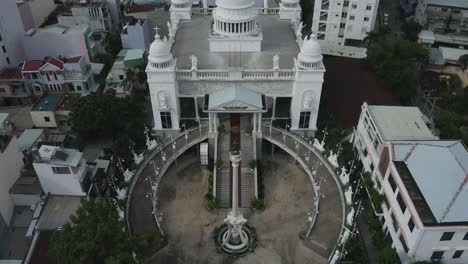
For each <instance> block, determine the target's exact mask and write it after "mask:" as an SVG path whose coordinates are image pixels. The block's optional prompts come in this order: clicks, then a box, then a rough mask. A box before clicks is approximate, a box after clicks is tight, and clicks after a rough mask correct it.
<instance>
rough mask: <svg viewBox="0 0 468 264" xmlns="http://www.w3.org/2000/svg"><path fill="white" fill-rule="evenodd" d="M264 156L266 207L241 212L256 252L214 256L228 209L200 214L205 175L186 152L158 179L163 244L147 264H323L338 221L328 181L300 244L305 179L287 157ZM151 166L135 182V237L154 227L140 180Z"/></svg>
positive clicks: (307, 200) (307, 192)
mask: <svg viewBox="0 0 468 264" xmlns="http://www.w3.org/2000/svg"><path fill="white" fill-rule="evenodd" d="M264 156H265V158H264V164H263V165H264V184H265V205H266V208H265V210H264V211H261V212H254V211H252V210H250V209H243V211H242V212H243V214H244V217H245V218H246V219H247V220H248V222H249V223H250V224H251V225H252V226H254V227H255V228H256V229H257V235H258V246H257V248H256V250H255V252H253V253H252V254H248V255H247V256H245V257H243V258H239V259H231V258H228V257H225V256H223V255H219V254H217V253H216V249H215V246H214V242H213V238H212V235H213V229H214V228H215V227H217V226H219V225H221V224H222V223H223V220H224V218H225V217H226V215H227V213H228V212H229V210H228V209H219V210H215V211H207V210H206V209H205V207H204V194H205V193H206V191H207V184H208V176H207V171H206V170H204V169H202V167H201V166H200V165H199V160H198V158H197V156H196V154H195V153H194V151H193V150H191V151H188V152H187V153H185V154H183V155H182V156H181V157H180V158H179V159H178V161H177V165H172V166H171V167H170V168H169V169H168V171H167V172H166V174H165V175H164V176H163V178H162V181H161V186H160V196H159V199H160V203H159V204H160V206H159V211H160V212H162V213H163V221H162V228H163V230H164V232H165V233H166V235H167V236H168V245H167V246H166V247H165V248H163V249H162V250H161V251H159V252H158V253H156V254H155V255H154V256H153V257H151V258H150V259H149V260H148V261H147V263H326V262H327V258H328V256H329V254H330V253H331V251H332V249H333V247H334V245H335V243H336V241H337V238H338V236H339V232H340V230H341V219H342V216H341V202H340V195H339V193H337V194H333V193H330V192H329V193H328V194H327V191H333V184H334V182H333V180H330V181H327V182H324V183H323V185H322V190H323V192H324V193H325V195H326V198H323V199H322V201H321V213H320V216H319V218H318V220H317V222H316V225H315V227H314V229H313V231H312V234H311V236H310V238H308V239H306V240H301V239H300V237H299V236H300V234H301V233H305V232H306V231H307V228H308V222H307V213H308V212H311V211H312V210H313V204H314V200H313V197H314V196H315V194H314V192H313V188H312V184H311V182H310V179H309V177H308V176H307V175H306V174H305V172H304V171H303V170H302V168H301V167H300V166H299V165H295V164H294V161H293V159H292V158H291V157H290V156H289V155H287V154H282V153H280V152H278V151H277V152H276V153H275V156H274V157H273V158H271V157H268V158H267V156H269V155H264ZM150 167H151V166H148V168H146V169H145V170H144V171H143V175H141V177H140V178H139V179H138V182H137V184H136V186H135V190H134V193H133V197H132V201H131V204H130V225H131V228H132V230H133V232H134V233H139V232H144V231H145V230H147V229H150V228H154V227H155V223H154V219H153V218H152V215H151V202H150V201H149V199H148V198H145V195H146V193H147V192H148V191H149V186H148V184H146V182H145V181H144V178H146V177H145V176H146V175H150V174H151V173H152V172H153V171H152V169H149V168H150ZM322 173H329V172H328V171H327V170H326V168H325V167H324V166H323V167H320V169H319V175H320V174H322ZM327 186H328V187H327ZM335 189H336V186H335ZM327 207H328V208H327Z"/></svg>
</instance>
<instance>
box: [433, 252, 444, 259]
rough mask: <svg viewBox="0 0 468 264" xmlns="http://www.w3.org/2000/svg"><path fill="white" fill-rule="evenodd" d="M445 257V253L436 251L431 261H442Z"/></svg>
mask: <svg viewBox="0 0 468 264" xmlns="http://www.w3.org/2000/svg"><path fill="white" fill-rule="evenodd" d="M443 255H444V251H434V252H432V256H431V259H442V256H443Z"/></svg>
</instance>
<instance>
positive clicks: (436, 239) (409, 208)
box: [354, 103, 468, 263]
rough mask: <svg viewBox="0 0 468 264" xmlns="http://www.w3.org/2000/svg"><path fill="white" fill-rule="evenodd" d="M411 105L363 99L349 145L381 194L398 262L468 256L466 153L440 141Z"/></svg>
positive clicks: (454, 260)
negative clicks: (383, 104)
mask: <svg viewBox="0 0 468 264" xmlns="http://www.w3.org/2000/svg"><path fill="white" fill-rule="evenodd" d="M426 120H427V119H426V118H425V117H424V116H423V114H422V113H421V111H420V110H419V109H418V108H416V107H400V106H375V105H367V103H364V104H363V106H362V111H361V116H360V118H359V123H358V126H357V128H356V130H355V133H354V147H355V149H356V151H357V153H358V155H359V158H360V159H361V161H362V163H363V165H364V169H365V170H366V171H368V172H370V173H371V175H372V180H373V182H374V187H375V188H376V190H378V191H379V192H380V193H381V194H382V195H384V203H383V204H382V213H381V214H380V215H379V216H381V220H382V222H383V226H384V229H385V232H387V237H389V238H390V239H391V244H392V246H393V247H394V248H395V249H396V251H397V253H398V255H399V256H400V259H401V261H402V263H411V262H413V261H417V260H429V259H441V260H442V261H443V262H444V263H466V262H467V261H468V254H466V252H465V253H464V251H465V250H468V211H467V210H465V209H464V208H465V207H466V201H467V199H468V187H466V186H465V185H466V183H467V182H468V153H467V151H466V147H465V146H464V145H463V143H461V142H460V141H440V140H438V138H437V137H435V136H433V135H432V133H431V131H430V130H429V128H428V127H427V125H426Z"/></svg>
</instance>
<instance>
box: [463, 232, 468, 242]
mask: <svg viewBox="0 0 468 264" xmlns="http://www.w3.org/2000/svg"><path fill="white" fill-rule="evenodd" d="M463 240H468V232H466V233H465V236H464V237H463Z"/></svg>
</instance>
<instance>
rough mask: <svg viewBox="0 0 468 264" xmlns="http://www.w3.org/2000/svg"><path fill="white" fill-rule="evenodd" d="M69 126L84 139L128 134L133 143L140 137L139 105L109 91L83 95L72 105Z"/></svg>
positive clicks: (141, 129) (142, 127)
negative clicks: (70, 124) (98, 94)
mask: <svg viewBox="0 0 468 264" xmlns="http://www.w3.org/2000/svg"><path fill="white" fill-rule="evenodd" d="M71 122H72V130H73V131H74V132H76V133H77V134H78V135H80V136H81V137H82V138H84V139H91V138H101V137H105V138H111V139H114V140H117V139H118V138H120V137H122V136H128V137H129V138H130V139H131V140H132V141H134V142H135V143H136V144H140V145H141V144H142V143H144V142H142V140H144V136H143V131H144V113H143V111H142V109H141V107H140V106H139V105H138V104H136V103H134V102H132V101H130V100H129V99H122V98H117V97H114V96H113V95H111V94H103V95H100V96H96V95H89V96H86V97H83V98H82V99H81V100H80V101H79V102H78V104H77V105H75V106H74V107H73V109H72V114H71Z"/></svg>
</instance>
